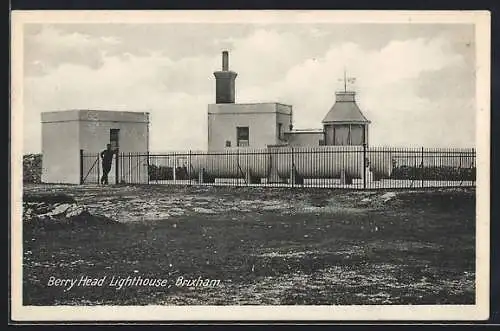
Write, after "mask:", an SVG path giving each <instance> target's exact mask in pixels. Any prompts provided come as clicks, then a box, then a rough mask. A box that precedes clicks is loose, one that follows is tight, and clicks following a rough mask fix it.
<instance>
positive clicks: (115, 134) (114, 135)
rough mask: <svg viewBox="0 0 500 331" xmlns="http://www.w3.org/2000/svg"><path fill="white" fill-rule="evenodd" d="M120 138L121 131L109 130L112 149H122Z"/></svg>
mask: <svg viewBox="0 0 500 331" xmlns="http://www.w3.org/2000/svg"><path fill="white" fill-rule="evenodd" d="M119 136H120V129H110V130H109V143H110V144H111V149H113V150H118V148H119V147H120V145H119V143H118V141H119Z"/></svg>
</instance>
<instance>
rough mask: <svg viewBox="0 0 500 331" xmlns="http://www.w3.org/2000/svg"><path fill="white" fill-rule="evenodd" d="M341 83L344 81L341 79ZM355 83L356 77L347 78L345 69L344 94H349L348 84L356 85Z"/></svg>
mask: <svg viewBox="0 0 500 331" xmlns="http://www.w3.org/2000/svg"><path fill="white" fill-rule="evenodd" d="M339 81H342V79H339ZM355 81H356V78H355V77H347V73H346V69H345V67H344V79H343V82H344V92H347V84H354V82H355Z"/></svg>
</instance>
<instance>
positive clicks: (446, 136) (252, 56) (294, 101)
mask: <svg viewBox="0 0 500 331" xmlns="http://www.w3.org/2000/svg"><path fill="white" fill-rule="evenodd" d="M474 34H475V32H474V26H473V25H469V24H332V23H328V24H326V23H323V24H305V23H302V24H214V23H210V24H208V23H199V24H192V23H191V24H185V23H174V24H119V23H109V24H102V23H100V24H53V25H47V24H27V25H25V27H24V56H23V65H24V100H23V102H24V107H23V108H24V117H23V121H24V123H23V125H24V127H23V128H24V131H23V132H24V137H23V151H24V153H39V152H40V151H41V124H40V114H41V112H45V111H55V110H66V109H102V110H117V111H120V110H126V111H148V112H150V119H151V124H150V150H151V151H152V152H155V151H158V152H159V151H169V150H188V149H205V148H206V146H207V105H208V104H210V103H214V102H215V79H214V76H213V72H214V71H217V70H220V68H221V52H222V51H223V50H228V51H229V53H230V54H229V56H230V61H229V62H230V69H231V70H233V71H236V72H237V73H238V77H237V78H236V102H237V103H245V102H281V103H285V104H289V105H292V106H293V120H294V128H295V129H306V128H321V120H322V119H323V118H324V116H325V115H326V113H327V112H328V111H329V109H330V108H331V107H332V105H333V104H334V102H335V91H337V90H340V89H342V88H343V82H342V78H343V75H344V74H343V73H344V70H346V72H347V75H348V76H351V77H355V78H356V82H355V83H354V84H351V85H350V86H349V89H352V90H355V91H356V93H357V95H356V99H357V102H358V105H359V106H360V108H361V110H362V111H363V113H364V115H365V116H366V117H367V118H368V119H369V120H370V121H371V124H370V136H369V140H370V145H372V146H395V147H405V146H408V147H416V146H424V147H474V146H475V130H476V129H475V128H476V125H475V119H476V116H475V114H476V99H475V97H476V89H475V86H476V85H475V40H474Z"/></svg>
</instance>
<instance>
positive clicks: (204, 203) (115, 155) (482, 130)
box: [11, 11, 490, 321]
mask: <svg viewBox="0 0 500 331" xmlns="http://www.w3.org/2000/svg"><path fill="white" fill-rule="evenodd" d="M12 26H13V34H12V54H13V56H12V57H13V65H12V96H11V98H12V122H11V123H12V127H13V130H12V134H13V135H12V144H13V145H12V146H13V147H12V149H13V154H12V155H13V161H12V176H13V177H12V182H11V183H12V184H11V185H12V186H11V192H12V197H13V202H12V210H13V214H12V219H11V237H12V246H11V248H12V251H11V256H12V266H11V270H12V276H11V277H12V286H11V291H12V292H11V298H12V303H13V307H12V309H13V314H14V315H15V317H16V318H18V319H19V320H52V321H53V320H72V319H75V320H114V321H117V320H158V319H159V320H197V319H201V320H211V319H213V320H311V319H314V320H344V319H347V320H372V319H386V320H387V319H389V320H406V319H413V320H432V319H434V320H435V319H439V320H477V319H486V318H488V300H489V297H488V296H489V292H488V291H489V266H488V263H489V203H490V202H489V171H490V170H489V169H490V165H489V143H490V134H489V130H490V124H489V118H490V106H489V93H490V91H489V86H490V85H489V84H490V83H489V77H490V76H489V75H490V58H489V57H490V52H489V50H490V39H489V36H490V17H489V13H488V12H481V11H470V12H461V11H455V12H454V11H448V12H425V11H422V12H418V11H415V12H410V13H409V12H397V11H392V12H384V11H381V12H369V11H360V12H342V11H338V12H336V11H210V12H203V11H201V12H198V11H191V12H187V11H176V12H169V11H156V12H146V11H143V12H140V11H135V12H134V11H129V12H127V13H124V12H120V13H119V12H112V11H102V12H78V11H73V12H45V13H40V12H36V11H34V12H17V13H16V12H13V19H12ZM14 128H15V129H14ZM14 315H13V316H14Z"/></svg>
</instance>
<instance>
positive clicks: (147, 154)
mask: <svg viewBox="0 0 500 331" xmlns="http://www.w3.org/2000/svg"><path fill="white" fill-rule="evenodd" d="M146 157H147V160H146V166H147V168H146V176H147V178H148V184H149V166H150V164H149V149H148V151H147V152H146Z"/></svg>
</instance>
